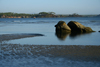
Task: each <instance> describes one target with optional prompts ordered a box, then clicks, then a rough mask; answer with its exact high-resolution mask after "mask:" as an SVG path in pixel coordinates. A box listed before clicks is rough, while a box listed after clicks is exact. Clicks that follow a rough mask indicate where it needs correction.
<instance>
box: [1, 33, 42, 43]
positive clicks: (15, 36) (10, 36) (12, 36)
mask: <svg viewBox="0 0 100 67" xmlns="http://www.w3.org/2000/svg"><path fill="white" fill-rule="evenodd" d="M35 36H44V35H43V34H33V33H21V34H2V35H0V42H2V41H8V40H13V39H21V38H27V37H35Z"/></svg>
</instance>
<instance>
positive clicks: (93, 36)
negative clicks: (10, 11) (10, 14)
mask: <svg viewBox="0 0 100 67" xmlns="http://www.w3.org/2000/svg"><path fill="white" fill-rule="evenodd" d="M61 20H62V21H65V22H66V24H67V23H68V22H69V21H77V22H80V23H81V24H83V25H84V26H87V27H91V28H92V29H93V30H94V31H96V32H93V33H88V34H76V35H73V34H65V35H63V34H62V35H61V36H59V34H57V33H56V31H55V27H54V26H55V25H56V24H57V23H58V22H59V21H61ZM98 31H100V17H75V18H74V17H68V18H36V19H33V18H12V19H11V18H1V19H0V34H20V33H33V34H34V33H39V34H43V35H44V36H39V37H30V38H22V39H14V40H8V41H4V42H5V43H10V44H11V43H12V44H34V45H100V41H99V39H100V36H99V35H100V33H99V32H98Z"/></svg>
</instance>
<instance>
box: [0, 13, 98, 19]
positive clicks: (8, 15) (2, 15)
mask: <svg viewBox="0 0 100 67" xmlns="http://www.w3.org/2000/svg"><path fill="white" fill-rule="evenodd" d="M56 17H100V14H98V15H79V14H76V13H73V14H67V15H62V14H59V15H58V14H55V13H54V12H40V13H38V14H25V13H13V12H6V13H0V18H56Z"/></svg>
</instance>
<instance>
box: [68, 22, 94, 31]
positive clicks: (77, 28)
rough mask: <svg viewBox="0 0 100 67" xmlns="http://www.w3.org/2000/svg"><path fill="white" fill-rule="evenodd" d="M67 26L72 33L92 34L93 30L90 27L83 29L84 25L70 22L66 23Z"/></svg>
mask: <svg viewBox="0 0 100 67" xmlns="http://www.w3.org/2000/svg"><path fill="white" fill-rule="evenodd" d="M68 26H69V27H70V28H71V30H72V32H81V33H86V32H93V30H92V29H91V28H90V27H85V26H84V25H82V24H81V23H79V22H76V21H70V22H69V23H68Z"/></svg>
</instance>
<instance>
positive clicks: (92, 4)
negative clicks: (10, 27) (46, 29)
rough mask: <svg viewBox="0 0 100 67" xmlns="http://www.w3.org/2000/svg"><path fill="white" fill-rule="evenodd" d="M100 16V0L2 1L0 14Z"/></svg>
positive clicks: (0, 2)
mask: <svg viewBox="0 0 100 67" xmlns="http://www.w3.org/2000/svg"><path fill="white" fill-rule="evenodd" d="M1 12H14V13H29V14H36V13H39V12H55V13H56V14H73V13H77V14H100V0H0V13H1Z"/></svg>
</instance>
